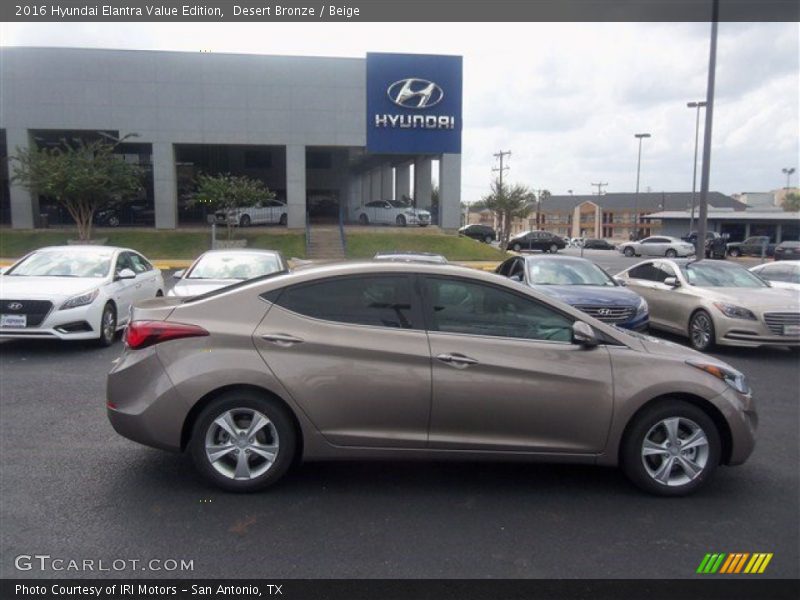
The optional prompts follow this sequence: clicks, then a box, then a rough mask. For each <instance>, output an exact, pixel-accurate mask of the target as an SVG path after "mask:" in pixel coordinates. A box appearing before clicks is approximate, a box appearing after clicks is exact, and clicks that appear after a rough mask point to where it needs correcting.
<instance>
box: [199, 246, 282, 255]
mask: <svg viewBox="0 0 800 600" xmlns="http://www.w3.org/2000/svg"><path fill="white" fill-rule="evenodd" d="M207 254H216V255H219V254H233V255H245V254H263V255H267V254H269V255H273V256H274V255H276V254H280V252H279V251H278V250H265V249H263V248H219V249H217V250H206V251H205V252H203V254H201V255H200V256H206V255H207Z"/></svg>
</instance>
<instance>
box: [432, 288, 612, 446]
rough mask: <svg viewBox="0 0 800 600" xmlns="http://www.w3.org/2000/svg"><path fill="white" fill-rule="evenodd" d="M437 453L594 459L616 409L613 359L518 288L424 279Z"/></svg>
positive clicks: (566, 320) (565, 318) (569, 321)
mask: <svg viewBox="0 0 800 600" xmlns="http://www.w3.org/2000/svg"><path fill="white" fill-rule="evenodd" d="M422 280H423V282H424V285H423V292H424V297H425V308H426V318H427V325H428V337H429V340H430V348H431V355H432V359H433V360H432V365H433V367H432V375H433V387H432V389H433V397H432V404H431V424H430V435H429V446H430V447H431V448H435V449H460V450H470V449H471V450H507V451H529V452H558V453H596V452H601V451H602V450H603V448H604V447H605V443H606V437H607V434H608V428H609V424H610V421H611V415H612V408H613V385H612V373H611V363H610V357H609V353H608V351H607V349H606V348H605V347H603V346H599V347H596V348H593V349H591V350H587V349H586V348H583V347H581V346H578V345H576V344H573V343H572V341H571V340H572V324H573V319H572V318H571V317H568V316H565V315H563V314H562V313H560V312H558V311H557V310H555V309H553V308H551V307H550V306H549V305H547V304H544V303H540V302H538V301H536V300H534V299H532V298H531V297H530V296H527V295H526V294H524V293H523V292H522V290H520V291H519V292H514V291H512V290H511V289H509V288H507V287H506V286H501V285H492V284H489V283H486V282H479V281H475V280H471V279H468V278H462V277H452V276H424V277H422Z"/></svg>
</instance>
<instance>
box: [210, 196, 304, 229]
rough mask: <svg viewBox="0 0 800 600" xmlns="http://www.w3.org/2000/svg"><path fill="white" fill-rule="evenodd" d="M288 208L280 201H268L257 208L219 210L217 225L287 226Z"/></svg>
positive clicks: (215, 214) (216, 214)
mask: <svg viewBox="0 0 800 600" xmlns="http://www.w3.org/2000/svg"><path fill="white" fill-rule="evenodd" d="M287 214H288V208H287V207H286V204H284V203H283V202H281V201H280V200H267V201H266V202H262V203H259V204H256V205H255V206H243V207H240V208H232V209H230V210H228V211H225V210H218V211H217V212H215V213H214V219H215V220H216V221H217V223H223V224H225V223H227V222H229V221H230V222H231V223H233V224H235V225H238V226H239V227H249V226H250V225H274V224H276V223H277V224H278V225H286V220H287Z"/></svg>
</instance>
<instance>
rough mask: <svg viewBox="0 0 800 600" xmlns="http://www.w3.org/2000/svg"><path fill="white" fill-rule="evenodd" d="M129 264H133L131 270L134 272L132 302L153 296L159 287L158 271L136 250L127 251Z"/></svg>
mask: <svg viewBox="0 0 800 600" xmlns="http://www.w3.org/2000/svg"><path fill="white" fill-rule="evenodd" d="M128 256H129V257H130V260H131V264H132V265H133V272H134V273H136V285H135V286H134V292H135V298H134V300H133V301H134V302H138V301H139V300H147V299H148V298H154V297H155V295H156V292H157V291H158V289H159V285H160V283H161V282H160V281H159V275H160V273H161V272H160V271H158V270H157V269H155V268H154V267H153V265H151V264H150V262H149V261H148V260H147V259H146V258H145V257H144V256H142V255H141V254H139V253H137V252H129V253H128Z"/></svg>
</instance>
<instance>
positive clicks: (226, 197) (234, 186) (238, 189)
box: [189, 173, 275, 240]
mask: <svg viewBox="0 0 800 600" xmlns="http://www.w3.org/2000/svg"><path fill="white" fill-rule="evenodd" d="M274 197H275V193H274V192H271V191H270V190H269V189H268V188H267V186H266V185H264V182H263V181H261V180H260V179H251V178H250V177H246V176H239V175H231V174H230V173H220V174H218V175H205V174H201V175H200V176H199V177H198V178H197V193H196V194H195V195H194V197H193V198H192V199H191V200H190V201H189V204H190V205H197V204H200V205H202V206H205V207H206V208H208V209H210V210H212V211H217V210H224V211H225V214H226V215H228V214H229V213H230V212H231V211H233V210H235V209H237V208H242V207H246V206H256V205H257V204H260V203H262V202H266V201H267V200H272V199H273V198H274ZM225 223H226V224H227V226H228V239H229V240H230V239H231V238H232V237H233V226H234V225H235V224H236V221H235V219H231V218H230V217H228V218H227V219H225Z"/></svg>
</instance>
